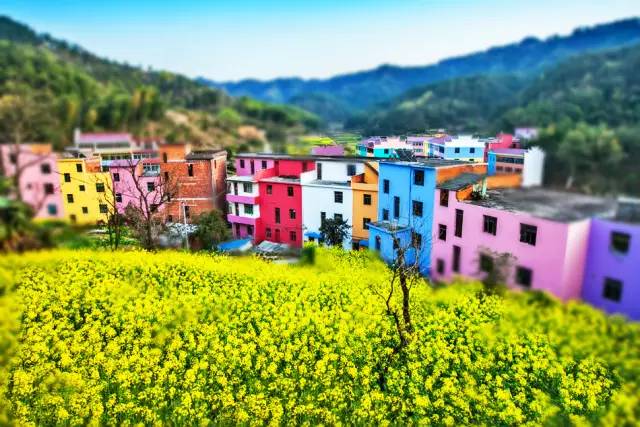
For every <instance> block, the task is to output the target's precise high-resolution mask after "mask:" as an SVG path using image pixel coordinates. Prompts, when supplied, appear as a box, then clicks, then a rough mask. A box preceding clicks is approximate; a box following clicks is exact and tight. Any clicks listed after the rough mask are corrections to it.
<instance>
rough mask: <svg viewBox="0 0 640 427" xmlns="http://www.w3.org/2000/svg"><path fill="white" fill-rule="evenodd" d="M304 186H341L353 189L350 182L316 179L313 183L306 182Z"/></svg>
mask: <svg viewBox="0 0 640 427" xmlns="http://www.w3.org/2000/svg"><path fill="white" fill-rule="evenodd" d="M304 185H319V186H322V185H326V186H334V185H335V186H340V187H351V183H350V182H349V181H328V180H326V179H314V180H313V181H308V182H305V183H304Z"/></svg>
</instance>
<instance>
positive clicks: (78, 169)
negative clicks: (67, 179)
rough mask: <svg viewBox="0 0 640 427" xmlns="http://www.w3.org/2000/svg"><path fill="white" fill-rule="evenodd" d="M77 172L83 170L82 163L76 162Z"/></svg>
mask: <svg viewBox="0 0 640 427" xmlns="http://www.w3.org/2000/svg"><path fill="white" fill-rule="evenodd" d="M76 172H82V163H76Z"/></svg>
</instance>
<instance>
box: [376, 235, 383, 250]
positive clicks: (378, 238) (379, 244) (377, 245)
mask: <svg viewBox="0 0 640 427" xmlns="http://www.w3.org/2000/svg"><path fill="white" fill-rule="evenodd" d="M381 246H382V239H381V238H380V236H376V251H379V250H380V247H381Z"/></svg>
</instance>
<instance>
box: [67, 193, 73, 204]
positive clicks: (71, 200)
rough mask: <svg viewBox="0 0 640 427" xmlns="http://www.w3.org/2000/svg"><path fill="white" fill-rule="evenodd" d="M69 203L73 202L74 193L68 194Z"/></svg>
mask: <svg viewBox="0 0 640 427" xmlns="http://www.w3.org/2000/svg"><path fill="white" fill-rule="evenodd" d="M67 203H73V194H67Z"/></svg>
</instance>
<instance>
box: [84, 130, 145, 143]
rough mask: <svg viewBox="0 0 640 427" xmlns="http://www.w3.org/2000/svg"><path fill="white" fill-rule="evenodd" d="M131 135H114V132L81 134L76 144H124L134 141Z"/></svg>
mask: <svg viewBox="0 0 640 427" xmlns="http://www.w3.org/2000/svg"><path fill="white" fill-rule="evenodd" d="M132 140H133V139H132V137H131V134H129V133H125V132H121V133H113V132H103V133H81V134H79V135H78V136H77V138H76V142H78V143H81V142H90V143H93V142H95V143H101V142H123V141H127V142H130V141H132Z"/></svg>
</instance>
